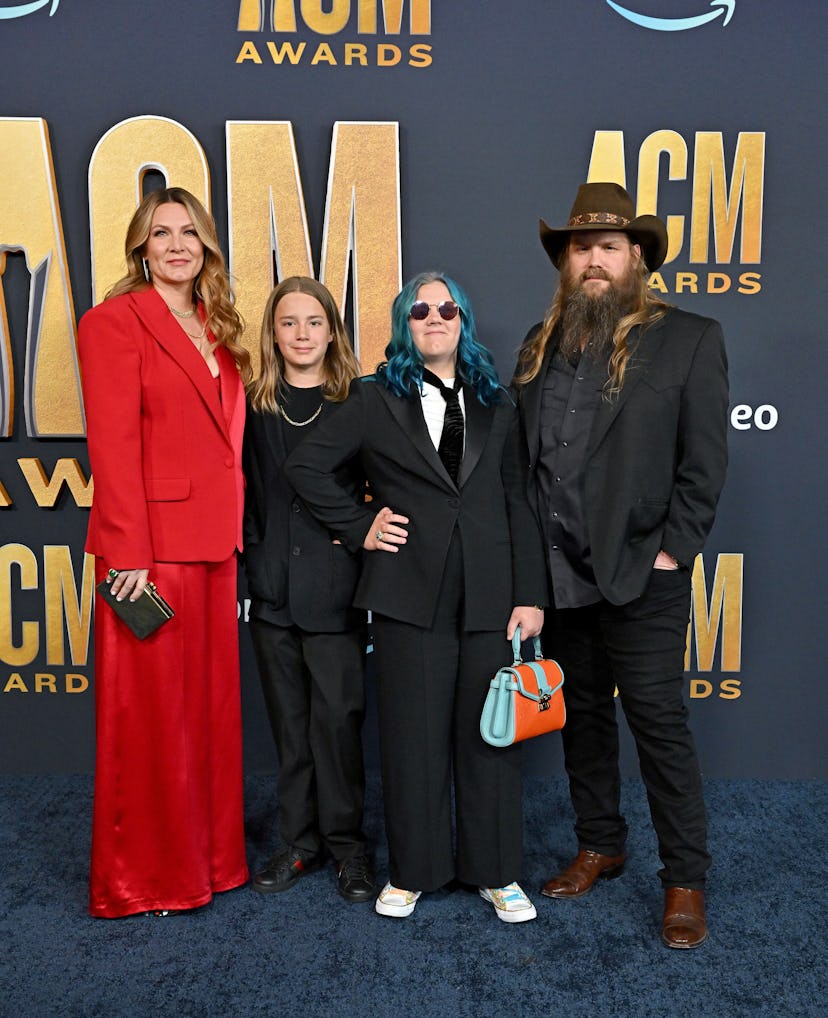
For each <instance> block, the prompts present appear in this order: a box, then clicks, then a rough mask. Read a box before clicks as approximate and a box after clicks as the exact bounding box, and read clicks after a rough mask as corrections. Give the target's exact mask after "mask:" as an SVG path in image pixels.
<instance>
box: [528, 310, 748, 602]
mask: <svg viewBox="0 0 828 1018" xmlns="http://www.w3.org/2000/svg"><path fill="white" fill-rule="evenodd" d="M537 328H539V326H535V329H533V330H532V331H531V332H530V334H529V336H527V340H528V339H529V338H530V337H531V336H532V335H533V334H534V332H535V330H536V329H537ZM630 342H631V343H632V344H633V347H634V353H633V354H632V356H631V358H630V360H629V362H628V364H627V372H626V377H625V379H624V385H623V388H622V390H621V393H620V394H619V395H618V396H617V397H612V398H610V399H603V400H602V401H601V403H600V405H599V407H598V411H597V413H596V415H595V419H594V421H593V426H592V430H591V433H590V436H589V443H588V445H587V451H586V463H585V476H584V499H585V506H586V515H587V526H588V530H589V539H590V545H591V549H592V563H593V568H594V571H595V579H596V581H597V584H598V588H599V590H600V591H601V594H602V595H603V597H604V598H606V600H608V601H610V602H611V603H613V604H626V603H627V602H629V601H632V600H633V599H634V598H636V597H638V596H640V594H641V593H642V592H643V591H644V588H645V587H646V585H647V582H648V580H649V577H650V570H651V569H652V567H653V562H654V561H655V558H656V555H657V554H658V552H659V550H660V549H662V548H663V549H664V551H666V552H667V553H668V554H669V555H672V556H673V557H674V558H675V559H677V560H678V561H679V562H680V563H681V564H683V565H685V566H687V567H692V565H693V560H694V559H695V557H696V555H698V553H699V552H700V551H701V550H702V546H703V545H704V542H705V539H706V538H707V535H708V533H709V531H710V528H711V526H712V525H713V519H714V515H715V510H716V503H717V501H718V498H719V494H720V492H721V490H722V485H723V484H724V479H725V470H726V467H727V402H728V383H727V357H726V354H725V348H724V340H723V337H722V330H721V326H720V325H719V323H718V322H715V321H713V319H711V318H702V317H701V316H700V315H694V314H689V313H688V312H685V311H680V310H678V309H676V308H672V309H670V310H669V311H668V312H667V314H666V315H665V317H664V318H662V319H661V320H660V321H658V322H656V323H655V324H654V325H651V326H649V327H647V328H645V329H641V328H637V329H635V330H633V332H632V333H631V335H630ZM553 348H554V347H553V344H552V343H550V344H549V347H548V348H547V350H546V354H545V356H544V360H543V364H542V365H541V369H540V371H539V372H538V374H537V376H536V377H535V378H534V379H533V380H532V381H531V382H530V383H529V384H528V385H526V386H523V387H522V388H521V390H520V392H519V407H520V413H521V418H522V421H523V425H524V432H525V436H526V443H527V448H528V452H529V460H530V474H529V476H530V494H531V497H532V498H533V499H536V498H537V491H536V487H535V478H536V468H537V461H538V454H539V449H540V413H541V394H542V390H543V382H544V377H545V375H546V371H547V368H548V366H549V360H550V358H551V356H552V353H553Z"/></svg>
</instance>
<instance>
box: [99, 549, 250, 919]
mask: <svg viewBox="0 0 828 1018" xmlns="http://www.w3.org/2000/svg"><path fill="white" fill-rule="evenodd" d="M105 575H106V565H105V564H104V563H103V562H102V560H101V559H98V561H97V563H96V579H97V581H98V582H100V580H102V579H103V578H104V576H105ZM150 579H151V580H152V581H153V582H154V583H155V584H156V585H157V587H158V590H159V593H161V594H162V595H163V597H164V598H165V599H166V600H167V601H168V602H169V603H170V605H171V606H172V607H173V609H174V610H175V618H174V619H172V621H170V622H168V623H167V624H165V625H164V626H162V627H161V629H159V630H158V631H157V632H156V633H154V634H153V635H152V636H150V637H148V638H147V639H146V640H143V641H140V640H137V639H136V638H135V637H134V636H133V635H132V633H131V632H130V631H129V630H128V629H127V628H126V626H125V625H124V624H123V623H122V622H121V621H120V620H119V619H118V618H117V617H116V616H115V614H114V612H113V611H112V610H111V608H110V607H109V605H107V604H106V603H104V602H102V601H101V599H100V598H97V599H96V617H95V704H96V726H97V737H96V745H97V761H96V768H95V805H94V818H93V825H92V863H91V877H90V895H89V911H90V913H91V914H92V915H93V916H100V917H105V918H114V917H116V916H124V915H130V914H132V913H135V912H145V911H150V910H155V909H188V908H195V907H197V906H199V905H204V904H206V903H207V902H209V901H210V899H211V898H212V896H213V894H214V893H215V892H217V891H226V890H229V889H230V888H232V887H237V886H239V885H240V884H243V883H245V881H246V880H247V879H248V872H247V863H246V860H245V850H244V826H243V815H242V749H241V704H240V689H239V649H238V623H237V617H236V559H235V557H232V558H230V559H227V560H226V561H224V562H220V563H184V564H181V563H164V562H160V563H156V564H155V566H154V567H153V569H152V571H151V574H150Z"/></svg>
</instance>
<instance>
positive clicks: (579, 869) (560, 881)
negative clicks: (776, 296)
mask: <svg viewBox="0 0 828 1018" xmlns="http://www.w3.org/2000/svg"><path fill="white" fill-rule="evenodd" d="M626 860H627V857H626V855H623V854H622V855H601V854H600V853H598V852H589V851H587V850H586V849H581V851H580V852H579V853H578V855H577V856H576V857H575V859H574V861H573V862H571V863H570V864H569V866H567V868H566V869H565V870H562V871H561V872H560V873H558V874H556V875H555V876H554V877H552V879H551V880H548V881H547V882H546V883H545V884H544V886H543V888H542V890H541V894H545V895H546V897H547V898H582V897H583V896H584V895H585V894H586V893H587V892H588V891H590V890H592V885H593V884H594V883H595V881H596V880H598V879H599V878H600V879H603V880H611V879H612V878H613V877H618V876H620V875H621V872H622V870H623V869H624V863H625V862H626Z"/></svg>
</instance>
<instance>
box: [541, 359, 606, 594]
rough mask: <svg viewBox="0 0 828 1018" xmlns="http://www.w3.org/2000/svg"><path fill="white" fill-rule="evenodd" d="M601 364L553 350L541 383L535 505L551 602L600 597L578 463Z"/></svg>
mask: <svg viewBox="0 0 828 1018" xmlns="http://www.w3.org/2000/svg"><path fill="white" fill-rule="evenodd" d="M607 367H608V359H607V357H602V358H599V362H598V363H596V361H595V360H594V359H593V357H592V356H591V354H590V353H589V351H588V350H587V351H585V352H584V353H583V354H581V358H580V360H579V361H578V363H577V365H575V366H573V365H572V364H570V363H569V361H568V360H567V359H566V358H565V357H563V356H562V355H561V353H560V351H558V350H556V351H555V353H554V354H553V355H552V358H551V360H550V362H549V367H548V369H547V372H546V378H545V379H544V383H543V392H542V395H541V416H540V422H541V424H540V428H541V431H540V457H539V460H538V488H539V496H540V497H539V508H540V514H541V524H542V526H543V532H544V538H545V541H546V555H547V563H548V566H549V575H550V577H551V579H552V591H553V598H554V604H555V607H556V608H580V607H582V606H583V605H587V604H595V603H596V602H597V601H600V600H601V594H600V592H599V590H598V587H597V585H596V583H595V575H594V573H593V571H592V555H591V549H590V542H589V532H588V528H587V521H586V511H585V505H584V467H585V462H586V448H587V442H588V440H589V434H590V431H591V430H592V422H593V419H594V418H595V412H596V410H597V409H598V405H599V403H600V400H601V395H602V391H603V387H604V384H605V383H606V380H607Z"/></svg>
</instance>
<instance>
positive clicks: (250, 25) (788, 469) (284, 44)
mask: <svg viewBox="0 0 828 1018" xmlns="http://www.w3.org/2000/svg"><path fill="white" fill-rule="evenodd" d="M826 31H828V9H824V8H823V7H821V6H820V5H817V4H813V3H810V2H805V0H792V2H789V3H785V4H780V3H778V2H777V0H714V2H713V3H710V4H708V2H707V0H661V2H658V3H656V2H654V0H625V2H624V3H615V2H611V0H579V2H577V3H562V2H551V0H521V2H505V0H481V2H477V3H471V2H462V0H241V2H238V0H223V2H219V3H212V4H204V3H201V2H197V0H178V2H176V3H174V4H171V3H169V2H161V0H144V2H143V3H141V4H118V3H109V4H101V3H99V4H90V3H85V2H81V0H34V2H30V3H23V2H14V3H12V2H10V0H0V66H1V67H2V78H3V86H2V90H0V312H2V313H1V314H0V771H6V772H39V771H40V772H43V771H88V770H90V769H91V768H92V766H93V763H94V683H95V676H94V670H93V660H92V655H91V648H92V639H91V630H92V626H93V573H92V563H91V560H85V558H84V554H83V538H84V532H85V528H86V521H87V516H88V509H89V505H90V503H91V500H92V497H93V479H92V478H91V477H90V472H89V461H88V457H87V453H86V447H85V443H84V410H83V400H82V395H81V389H80V384H79V375H78V363H77V357H76V346H75V341H76V324H77V319H78V318H79V317H80V315H81V314H82V313H83V312H84V311H85V310H86V309H87V308H89V307H90V306H91V305H92V304H93V303H94V302H97V301H98V300H100V299H101V297H102V295H103V293H104V292H105V291H106V289H107V288H108V287H109V286H110V285H111V284H112V282H113V281H114V280H115V279H117V278H118V277H119V276H120V275H121V271H122V248H123V240H124V235H125V229H126V224H127V222H128V220H129V218H130V215H131V213H132V211H133V209H134V207H135V205H136V202H137V201H138V199H139V197H140V194H141V193H142V190H143V189H146V188H148V187H152V186H158V184H159V183H160V182H161V181H162V180H166V181H167V182H169V183H171V184H179V185H183V186H184V187H187V188H188V189H190V190H191V191H193V192H194V193H195V194H197V195H198V196H199V197H201V198H202V199H203V200H204V202H205V203H206V204H207V205H208V206H209V207H210V208H211V209H212V211H213V213H214V215H215V217H216V220H217V223H218V227H219V233H220V236H221V240H222V243H223V245H224V247H225V252H226V254H227V256H228V259H229V263H230V266H231V269H232V272H233V275H234V277H235V284H236V290H237V299H238V305H239V308H240V310H241V312H242V314H243V316H244V317H245V319H246V321H247V322H248V324H249V332H248V342H249V343H250V344H251V346H252V345H253V344H255V341H256V335H257V332H258V326H259V320H260V315H261V309H262V306H263V304H264V300H265V297H266V295H267V293H268V292H269V290H270V288H271V286H272V285H273V284H274V282H275V281H277V280H278V279H279V278H281V277H283V276H285V275H290V274H294V273H305V274H311V275H314V276H316V277H317V278H319V279H321V280H322V281H323V282H325V283H326V284H327V285H328V287H329V288H330V289H331V291H332V292H333V293H334V294H335V296H336V298H337V300H338V301H340V303H341V306H342V308H343V309H344V311H345V313H346V316H347V320H348V322H349V324H350V326H351V329H352V333H353V336H354V342H355V346H356V349H357V352H358V354H359V357H360V360H361V364H362V366H363V368H364V369H365V370H366V371H368V370H371V369H372V368H373V367H374V365H375V364H376V362H377V361H378V360H379V359H380V357H381V354H382V350H383V348H384V346H385V342H386V337H387V332H388V309H389V305H390V302H391V300H392V298H393V296H394V294H395V293H396V291H397V289H398V287H399V285H400V282H401V280H403V279H405V278H407V277H408V276H410V275H412V274H413V273H414V272H417V271H420V270H422V269H427V268H432V267H434V268H439V269H443V270H444V271H446V272H448V273H449V274H450V275H452V276H454V277H455V278H456V279H458V280H459V281H460V282H461V283H462V284H463V285H464V286H465V287H466V288H467V289H468V291H469V292H470V294H471V297H472V300H473V303H474V306H475V310H476V314H477V317H478V321H479V326H480V334H481V338H482V340H483V341H484V342H485V343H486V344H487V345H488V346H489V347H490V348H491V349H492V350H493V351H494V353H495V356H496V359H497V363H498V367H499V370H500V372H501V376H502V378H503V379H508V378H509V377H510V375H511V369H512V366H513V363H514V356H515V351H516V349H517V347H518V345H519V344H520V341H521V339H522V337H523V335H524V334H525V332H526V330H527V329H528V328H529V326H531V325H532V323H533V322H535V321H537V320H538V319H539V318H540V317H541V316H542V314H543V311H544V308H545V306H546V304H547V302H548V300H549V298H550V296H551V294H552V292H553V290H554V288H555V286H556V282H557V277H556V274H555V272H554V270H553V269H552V267H551V265H550V263H549V262H548V260H547V258H546V256H545V254H544V252H543V249H542V248H541V246H540V243H539V240H538V218H539V217H540V216H543V217H544V218H546V219H547V221H548V222H550V223H551V224H553V225H559V224H562V223H563V222H565V220H566V218H567V216H568V212H569V207H570V205H571V202H572V199H573V198H574V195H575V191H576V189H577V187H578V185H579V184H580V183H581V182H582V181H584V180H616V181H619V182H620V183H622V184H624V185H625V186H626V187H627V188H628V189H629V191H630V192H631V193H632V194H633V196H634V197H635V198H636V201H637V204H638V211H639V212H640V213H643V212H655V213H657V214H658V215H660V216H661V217H662V218H663V219H664V220H665V221H666V223H667V225H668V228H669V237H670V246H669V252H668V255H667V260H666V262H665V264H664V266H663V267H662V269H661V270H660V271H659V272H657V273H655V274H654V275H653V277H652V280H651V286H652V287H653V289H654V290H655V291H656V292H657V293H659V294H660V295H661V296H663V297H664V298H666V299H667V300H669V301H673V302H675V303H677V304H680V305H681V306H683V307H685V308H687V309H688V310H691V311H696V312H699V313H701V314H706V315H711V316H713V317H715V318H718V319H719V320H720V321H721V322H722V323H723V326H724V331H725V336H726V339H727V344H728V350H729V356H730V365H731V396H732V402H731V411H730V452H731V466H730V472H729V477H728V482H727V487H726V490H725V492H724V496H723V499H722V502H721V505H720V510H719V515H718V519H717V522H716V525H715V528H714V530H713V532H712V535H711V537H710V540H709V541H708V544H707V547H706V549H705V552H704V555H703V556H701V557H700V558H699V559H698V560H697V562H696V564H695V570H694V574H693V590H694V594H693V611H692V618H691V621H690V626H689V630H688V650H687V659H686V684H687V697H688V701H689V703H690V706H691V712H692V718H693V724H694V728H695V731H696V735H697V740H698V743H699V746H700V751H701V756H702V761H703V766H704V770H705V772H706V773H707V774H708V775H710V776H758V777H799V778H802V777H814V776H819V777H825V776H826V773H827V770H828V768H827V767H826V760H828V754H826V753H825V750H824V737H823V735H822V732H823V729H824V718H825V716H826V708H827V707H828V704H827V703H826V685H828V684H826V682H825V679H824V664H823V661H822V636H823V633H824V631H825V626H824V623H823V605H824V603H825V579H824V575H825V565H826V555H825V547H826V541H825V537H824V533H823V519H824V516H825V507H826V504H828V498H826V482H825V476H826V468H825V459H826V455H825V453H826V441H825V406H826V396H825V390H826V376H827V375H828V370H826V369H828V356H826V353H825V341H826V336H825V319H826V314H825V311H824V292H825V267H826V262H825V259H824V257H823V254H822V241H823V240H824V239H825V235H826V228H827V227H828V216H826V207H827V206H828V201H826V196H825V186H824V174H825V166H826V164H827V163H828V151H826V132H825V115H824V81H823V77H824V76H823V74H822V66H823V62H824V54H823V48H824V47H823V45H822V43H823V40H824V39H825V37H826ZM113 384H117V380H113ZM246 611H247V603H246V599H245V588H244V579H243V576H242V577H241V578H240V587H239V618H240V627H241V630H242V633H241V636H242V647H243V696H244V707H245V739H246V757H247V764H248V766H249V767H250V768H252V769H255V768H259V769H265V768H272V767H273V766H274V754H273V749H272V747H271V744H270V741H269V737H268V732H267V726H266V722H265V719H264V710H263V705H262V701H261V696H260V693H259V690H258V685H257V678H256V674H255V668H254V665H253V660H252V654H251V651H250V646H249V642H248V636H247V633H246V629H245V620H246ZM548 649H549V650H550V651H552V652H554V648H548ZM369 660H370V659H369ZM170 682H171V683H174V682H175V676H174V675H171V676H170ZM372 682H373V678H372ZM366 736H367V740H368V742H369V744H373V741H374V740H375V729H374V727H373V719H369V724H368V727H367V732H366ZM627 748H628V749H629V747H627ZM372 752H373V750H372V749H370V748H369V756H370V753H372ZM626 759H627V767H628V769H629V770H634V768H635V762H634V760H633V759H632V757H631V755H630V754H629V752H628V754H627V758H626ZM528 762H529V767H530V768H531V770H533V771H534V772H535V773H558V772H559V771H560V766H561V764H560V751H559V748H558V740H557V739H556V738H553V737H547V739H546V740H545V741H543V742H541V743H539V744H537V745H534V746H532V748H531V751H530V752H529V754H528Z"/></svg>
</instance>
